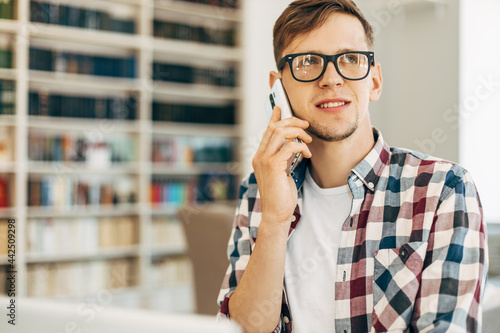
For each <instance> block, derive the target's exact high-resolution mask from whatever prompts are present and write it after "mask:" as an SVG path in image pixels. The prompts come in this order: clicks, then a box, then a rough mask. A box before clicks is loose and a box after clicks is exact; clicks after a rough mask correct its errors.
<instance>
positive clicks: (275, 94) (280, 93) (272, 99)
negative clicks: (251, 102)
mask: <svg viewBox="0 0 500 333" xmlns="http://www.w3.org/2000/svg"><path fill="white" fill-rule="evenodd" d="M276 105H277V106H279V107H280V109H281V119H285V118H290V117H292V116H293V112H292V108H291V107H290V103H289V102H288V97H287V95H286V92H285V89H284V88H283V84H282V83H281V80H280V79H277V80H276V81H275V82H274V84H273V87H272V89H271V92H270V93H269V96H268V98H267V100H266V114H267V120H268V121H270V120H271V116H272V114H273V109H274V106H276ZM293 141H295V142H302V140H300V139H298V138H295V139H293ZM285 145H286V143H285V144H284V145H283V147H284V146H285ZM300 161H302V153H297V154H293V155H292V156H290V158H289V159H288V164H287V169H286V174H287V176H289V175H290V174H291V173H292V172H293V170H295V167H297V165H298V164H299V163H300Z"/></svg>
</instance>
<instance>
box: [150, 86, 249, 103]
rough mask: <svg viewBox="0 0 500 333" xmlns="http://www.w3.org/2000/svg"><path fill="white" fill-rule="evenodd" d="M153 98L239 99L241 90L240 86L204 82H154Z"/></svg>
mask: <svg viewBox="0 0 500 333" xmlns="http://www.w3.org/2000/svg"><path fill="white" fill-rule="evenodd" d="M153 88H154V89H153V99H155V100H156V99H159V100H165V99H168V98H169V97H184V98H186V101H196V100H197V101H200V102H203V101H207V100H209V101H210V100H212V101H220V100H224V101H239V100H241V99H242V98H241V96H242V95H241V91H240V90H239V89H238V88H230V87H216V86H209V85H203V84H183V83H167V82H159V81H154V82H153Z"/></svg>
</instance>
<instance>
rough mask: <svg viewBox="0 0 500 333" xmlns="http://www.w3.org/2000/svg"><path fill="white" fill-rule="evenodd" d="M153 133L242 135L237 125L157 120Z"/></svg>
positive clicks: (231, 136)
mask: <svg viewBox="0 0 500 333" xmlns="http://www.w3.org/2000/svg"><path fill="white" fill-rule="evenodd" d="M153 134H165V135H186V136H188V135H192V136H197V137H199V136H216V137H229V138H238V137H240V136H241V131H240V128H239V126H237V125H210V124H207V125H205V124H190V123H176V122H167V121H155V122H153Z"/></svg>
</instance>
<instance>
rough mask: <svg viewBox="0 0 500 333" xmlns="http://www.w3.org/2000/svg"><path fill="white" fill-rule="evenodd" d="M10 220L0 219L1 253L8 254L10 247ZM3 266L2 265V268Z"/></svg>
mask: <svg viewBox="0 0 500 333" xmlns="http://www.w3.org/2000/svg"><path fill="white" fill-rule="evenodd" d="M8 229H9V221H8V220H0V244H1V245H0V255H7V253H8V248H7V244H9V243H8V241H9V234H8ZM1 267H2V266H0V268H1Z"/></svg>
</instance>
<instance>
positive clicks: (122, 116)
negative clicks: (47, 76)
mask: <svg viewBox="0 0 500 333" xmlns="http://www.w3.org/2000/svg"><path fill="white" fill-rule="evenodd" d="M137 104H138V103H137V100H136V97H135V95H133V94H131V95H130V96H127V97H107V98H100V97H93V96H88V97H82V96H71V95H59V94H51V93H49V92H47V91H30V92H29V97H28V113H29V114H30V115H34V116H51V117H69V118H88V119H103V118H105V119H117V120H134V119H136V111H137V107H138V105H137Z"/></svg>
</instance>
